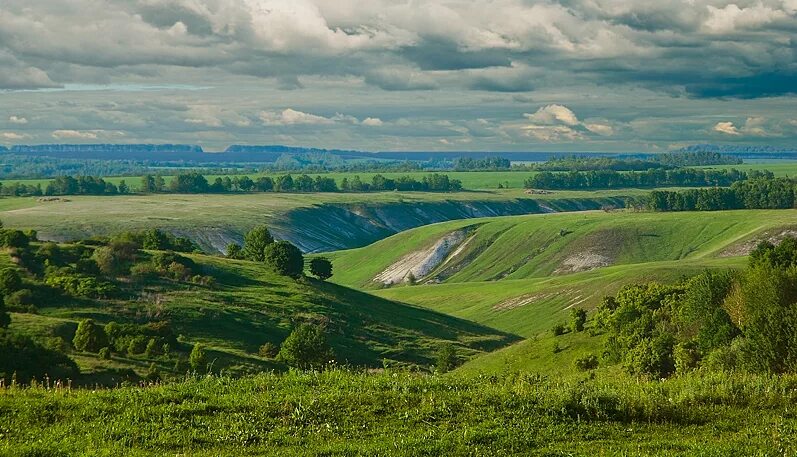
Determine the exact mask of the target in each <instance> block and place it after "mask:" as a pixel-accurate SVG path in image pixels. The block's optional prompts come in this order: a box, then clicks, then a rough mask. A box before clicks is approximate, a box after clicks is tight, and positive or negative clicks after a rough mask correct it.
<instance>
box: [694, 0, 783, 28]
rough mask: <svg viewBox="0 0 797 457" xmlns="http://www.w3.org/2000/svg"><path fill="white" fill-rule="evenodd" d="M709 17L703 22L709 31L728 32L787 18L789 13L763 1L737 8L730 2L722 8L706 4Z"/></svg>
mask: <svg viewBox="0 0 797 457" xmlns="http://www.w3.org/2000/svg"><path fill="white" fill-rule="evenodd" d="M706 8H708V11H709V17H708V19H707V20H706V22H705V24H704V25H705V27H706V29H708V30H709V31H711V32H715V33H728V32H733V31H735V30H736V29H743V28H756V27H760V26H762V25H765V24H768V23H770V22H773V21H775V20H778V19H788V17H789V14H788V13H786V12H785V11H783V10H780V9H774V8H771V7H769V6H765V5H764V4H763V3H761V2H758V3H757V4H755V5H753V6H750V7H747V8H739V6H738V5H736V4H734V3H731V4H729V5H725V7H724V8H717V7H714V6H711V5H707V6H706Z"/></svg>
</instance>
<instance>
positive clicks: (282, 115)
mask: <svg viewBox="0 0 797 457" xmlns="http://www.w3.org/2000/svg"><path fill="white" fill-rule="evenodd" d="M260 120H261V121H262V122H263V124H264V125H270V126H271V125H275V126H276V125H302V124H315V125H321V124H332V123H334V121H333V120H332V119H330V118H327V117H324V116H318V115H315V114H310V113H304V112H302V111H297V110H295V109H292V108H287V109H285V110H283V111H281V112H276V111H262V112H261V113H260Z"/></svg>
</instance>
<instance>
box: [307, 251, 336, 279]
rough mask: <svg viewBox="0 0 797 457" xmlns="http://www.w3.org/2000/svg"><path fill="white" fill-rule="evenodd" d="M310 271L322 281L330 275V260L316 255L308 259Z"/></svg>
mask: <svg viewBox="0 0 797 457" xmlns="http://www.w3.org/2000/svg"><path fill="white" fill-rule="evenodd" d="M310 273H311V274H312V275H313V276H316V277H317V278H318V279H320V280H322V281H326V280H327V279H329V278H331V277H332V262H330V261H329V259H327V258H325V257H316V258H315V259H313V260H311V261H310Z"/></svg>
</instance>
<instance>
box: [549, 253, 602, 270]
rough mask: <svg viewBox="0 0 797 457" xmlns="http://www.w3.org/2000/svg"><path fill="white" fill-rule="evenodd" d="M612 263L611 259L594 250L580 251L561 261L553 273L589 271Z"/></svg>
mask: <svg viewBox="0 0 797 457" xmlns="http://www.w3.org/2000/svg"><path fill="white" fill-rule="evenodd" d="M611 264H612V259H611V258H610V257H608V256H605V255H603V254H598V253H596V252H580V253H578V254H573V255H571V256H570V257H568V258H566V259H564V260H563V261H562V265H561V266H560V267H559V268H557V269H556V270H555V271H554V273H556V274H562V273H577V272H579V271H589V270H594V269H596V268H601V267H608V266H609V265H611Z"/></svg>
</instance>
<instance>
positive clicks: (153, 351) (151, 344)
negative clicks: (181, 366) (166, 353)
mask: <svg viewBox="0 0 797 457" xmlns="http://www.w3.org/2000/svg"><path fill="white" fill-rule="evenodd" d="M160 349H161V345H160V344H158V340H156V339H155V338H150V339H149V341H147V347H146V348H145V349H144V354H145V355H146V356H147V357H149V358H152V357H156V356H158V355H160Z"/></svg>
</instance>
